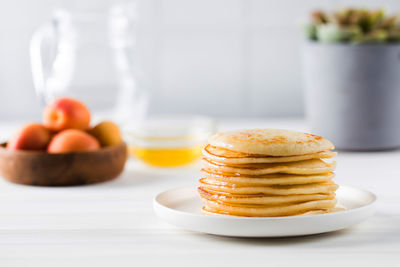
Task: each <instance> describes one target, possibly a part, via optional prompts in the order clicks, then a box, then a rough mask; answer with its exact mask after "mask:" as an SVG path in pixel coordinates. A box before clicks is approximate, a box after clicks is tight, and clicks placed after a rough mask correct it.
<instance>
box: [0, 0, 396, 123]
mask: <svg viewBox="0 0 400 267" xmlns="http://www.w3.org/2000/svg"><path fill="white" fill-rule="evenodd" d="M116 2H117V1H109V0H96V1H93V0H84V1H70V0H68V1H67V0H35V1H30V0H14V1H4V0H1V4H2V5H1V8H0V36H2V38H1V41H0V73H1V75H0V120H1V119H7V120H10V119H13V120H14V119H15V120H32V119H34V120H38V119H39V118H40V112H41V106H40V102H39V101H37V97H36V95H35V92H34V87H33V82H32V75H31V68H30V67H31V66H30V60H29V42H30V39H31V36H32V34H33V32H34V30H35V29H37V28H38V27H39V26H40V25H42V24H43V23H44V22H45V21H46V20H48V19H49V18H50V16H51V12H52V10H53V9H55V8H57V7H64V8H68V9H69V10H75V11H77V12H79V11H87V10H90V11H91V10H102V9H107V8H108V7H109V6H110V5H112V4H115V3H116ZM134 2H135V9H136V10H137V12H136V13H137V16H138V20H137V23H135V31H136V33H137V40H136V49H137V55H138V59H137V60H138V61H140V62H141V68H142V74H143V77H142V78H143V80H144V83H145V84H146V86H147V87H148V88H151V89H152V90H153V91H154V92H156V94H155V95H157V99H158V100H157V101H158V102H157V104H155V105H154V106H155V108H156V109H157V108H159V109H160V111H164V110H168V111H169V112H170V113H182V112H184V113H194V114H204V115H212V116H216V117H285V116H291V117H294V116H296V117H300V116H303V115H304V103H303V93H302V83H301V82H302V73H301V53H300V50H301V45H300V44H301V43H302V42H303V40H304V37H303V34H302V32H301V30H300V29H299V28H300V27H299V24H300V22H301V21H302V19H303V18H305V17H306V16H307V15H308V14H309V12H310V10H311V9H315V8H322V9H328V10H329V9H334V8H337V7H343V6H358V7H372V8H379V7H384V8H387V9H388V10H398V9H399V8H400V2H399V1H398V0H358V1H355V0H352V1H343V0H342V1H339V0H305V1H297V0H280V1H272V0H201V1H200V0H136V1H134ZM99 57H101V53H99ZM99 79H101V80H102V84H103V85H102V86H103V88H100V87H99V88H98V92H99V93H100V94H101V92H102V90H110V87H112V85H110V84H108V83H107V79H108V77H107V73H105V74H104V75H102V77H99ZM111 90H112V88H111Z"/></svg>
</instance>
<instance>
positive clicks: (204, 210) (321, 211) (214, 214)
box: [201, 207, 338, 216]
mask: <svg viewBox="0 0 400 267" xmlns="http://www.w3.org/2000/svg"><path fill="white" fill-rule="evenodd" d="M336 211H338V210H335V208H333V209H326V210H310V211H306V212H303V213H297V214H293V215H290V216H310V215H320V214H325V213H330V212H336ZM201 213H203V214H205V215H210V216H236V215H229V214H221V213H218V212H212V211H208V210H207V208H206V207H202V208H201Z"/></svg>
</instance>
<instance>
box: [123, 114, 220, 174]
mask: <svg viewBox="0 0 400 267" xmlns="http://www.w3.org/2000/svg"><path fill="white" fill-rule="evenodd" d="M215 130H216V123H215V120H213V119H212V118H209V117H205V116H183V115H182V116H154V117H148V118H146V120H143V121H141V122H138V123H136V124H134V125H131V126H130V127H127V128H126V130H125V137H126V140H127V142H128V149H129V154H130V155H132V156H134V157H136V158H138V159H139V160H141V161H143V162H145V163H147V164H148V165H151V166H156V167H179V166H184V165H187V164H190V163H193V162H195V161H196V160H198V159H199V158H200V156H201V150H202V149H203V147H204V145H205V144H206V143H207V139H208V137H209V136H210V135H211V134H214V133H215Z"/></svg>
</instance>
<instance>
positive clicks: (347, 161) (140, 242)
mask: <svg viewBox="0 0 400 267" xmlns="http://www.w3.org/2000/svg"><path fill="white" fill-rule="evenodd" d="M1 125H2V127H0V137H5V136H6V135H8V134H9V124H4V123H3V124H1ZM219 125H220V129H222V130H225V129H233V128H253V127H259V128H272V127H276V128H288V129H298V130H304V129H306V126H305V123H304V122H303V121H301V120H284V119H282V120H246V121H244V120H230V121H228V120H223V121H221V122H220V124H219ZM7 127H8V128H7ZM336 160H337V162H338V167H337V171H336V174H337V175H336V177H335V180H336V182H337V183H338V184H339V185H340V184H346V185H352V186H356V187H360V188H363V189H367V190H370V191H372V192H374V193H375V194H376V195H377V196H378V202H377V212H376V214H375V216H374V217H372V218H370V219H368V220H367V221H365V222H363V223H361V224H359V225H357V226H354V227H352V228H350V229H346V230H342V231H337V232H333V233H327V234H320V235H313V236H306V237H294V238H274V239H271V238H269V239H268V238H258V239H257V238H256V239H254V238H253V239H251V238H228V237H219V236H212V235H207V234H201V233H195V232H190V231H185V230H182V229H178V228H176V227H174V226H172V225H169V224H168V223H166V222H164V221H162V220H160V219H158V218H157V217H156V216H155V214H154V212H153V208H152V200H153V198H154V196H155V195H156V194H158V193H159V192H162V191H165V190H168V189H171V188H175V187H181V186H196V184H197V179H198V178H199V177H200V176H199V175H200V174H199V169H200V167H199V164H198V163H196V164H193V165H191V166H188V167H184V168H179V169H158V168H150V167H147V166H145V165H144V164H142V163H140V162H138V161H136V160H134V159H130V160H129V161H128V163H127V166H126V168H125V171H124V173H123V174H122V175H121V176H120V177H119V178H118V179H116V180H114V181H111V182H107V183H102V184H97V185H91V186H81V187H65V188H45V187H30V186H21V185H14V184H10V183H8V182H6V181H4V180H2V179H0V266H111V265H114V266H156V265H157V266H161V265H162V266H173V265H174V266H176V265H178V266H179V265H187V266H202V265H203V266H204V265H205V264H207V265H211V266H216V265H222V266H227V265H229V266H243V264H246V265H250V264H262V265H267V264H268V265H269V266H321V265H322V264H323V265H324V266H340V265H343V264H344V266H350V264H352V265H357V266H360V263H363V266H376V265H377V264H383V265H382V266H399V265H398V264H399V261H400V194H399V188H400V151H399V150H392V151H386V152H369V153H367V152H362V153H361V152H358V153H356V152H340V153H339V154H338V156H337V157H336Z"/></svg>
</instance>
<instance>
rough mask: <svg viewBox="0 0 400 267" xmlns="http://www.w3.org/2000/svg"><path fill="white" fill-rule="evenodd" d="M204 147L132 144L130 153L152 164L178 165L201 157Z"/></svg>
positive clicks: (161, 165)
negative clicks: (142, 145)
mask: <svg viewBox="0 0 400 267" xmlns="http://www.w3.org/2000/svg"><path fill="white" fill-rule="evenodd" d="M202 149H203V145H195V146H188V147H160V148H157V147H138V146H130V147H129V153H130V154H131V155H133V156H135V157H137V158H138V159H140V160H142V161H144V162H145V163H147V164H149V165H152V166H157V167H177V166H182V165H186V164H189V163H192V162H194V161H196V160H197V159H199V158H200V156H201V150H202Z"/></svg>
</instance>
